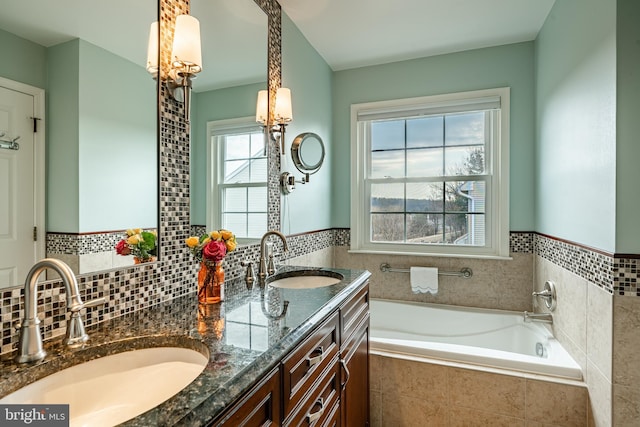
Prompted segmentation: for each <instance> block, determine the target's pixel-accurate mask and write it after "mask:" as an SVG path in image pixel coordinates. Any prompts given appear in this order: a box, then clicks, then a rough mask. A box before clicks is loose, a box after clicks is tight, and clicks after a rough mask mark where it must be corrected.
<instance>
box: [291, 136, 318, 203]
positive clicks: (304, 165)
mask: <svg viewBox="0 0 640 427" xmlns="http://www.w3.org/2000/svg"><path fill="white" fill-rule="evenodd" d="M324 155H325V150H324V143H323V142H322V138H320V136H318V135H317V134H315V133H313V132H305V133H301V134H300V135H298V136H296V137H295V138H294V140H293V143H291V159H292V160H293V164H294V165H296V169H298V170H299V171H300V172H302V173H303V174H304V177H303V178H302V180H300V181H296V179H295V177H294V176H293V175H291V174H290V173H289V172H283V173H282V175H280V190H281V191H282V194H284V195H287V194H289V193H291V192H292V191H293V190H294V189H295V185H296V183H300V184H306V183H307V182H309V176H310V175H313V174H314V173H316V172H318V171H319V170H320V167H321V166H322V163H323V162H324Z"/></svg>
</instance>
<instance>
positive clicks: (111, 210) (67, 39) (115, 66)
mask: <svg viewBox="0 0 640 427" xmlns="http://www.w3.org/2000/svg"><path fill="white" fill-rule="evenodd" d="M157 6H158V4H157V2H156V1H155V0H146V1H136V2H130V1H127V0H110V1H108V2H107V1H105V2H87V1H84V0H60V1H55V2H52V1H49V0H20V1H13V0H0V10H2V12H1V13H0V50H1V51H2V52H3V60H2V61H0V77H2V78H4V79H8V80H10V81H16V82H19V83H21V84H26V85H29V86H33V87H36V88H41V89H44V100H45V102H44V104H43V105H44V118H43V120H42V124H43V126H42V128H41V131H43V132H44V135H45V136H44V140H43V144H42V145H43V146H44V152H45V156H46V161H43V162H42V168H41V169H45V168H46V172H44V171H43V170H40V169H38V168H36V171H34V173H35V174H37V173H40V174H43V173H44V174H46V175H45V176H43V178H42V183H43V185H42V188H41V189H38V188H36V190H34V189H33V187H32V188H31V189H30V190H29V191H32V192H33V191H38V192H40V193H42V194H41V198H42V200H45V199H46V207H45V206H36V210H38V211H39V212H41V213H42V221H41V224H42V225H44V224H45V219H44V215H45V212H46V233H45V229H44V228H45V227H44V226H41V227H40V228H39V230H38V232H37V233H38V234H37V235H38V242H37V243H36V244H37V245H40V249H39V250H34V249H33V248H31V249H30V254H29V257H28V258H29V260H28V261H27V265H28V266H29V267H30V265H32V264H33V261H35V260H34V259H33V258H32V256H33V253H34V252H36V253H37V255H36V257H37V258H41V257H43V256H45V244H44V242H45V241H46V255H47V256H54V257H58V258H61V259H63V260H64V261H65V262H67V263H68V264H69V265H70V266H71V267H72V268H73V270H74V272H76V273H79V274H82V273H89V272H95V271H99V270H104V269H110V268H114V267H120V266H123V265H130V264H133V259H132V257H131V256H117V255H116V254H115V251H114V247H115V244H116V243H117V241H118V240H119V239H120V238H122V237H123V233H122V231H118V230H125V229H129V228H145V229H156V228H157V226H158V223H157V221H158V211H157V206H158V192H157V180H158V171H157V163H158V162H157V94H156V91H157V89H156V82H155V81H154V80H153V79H152V78H151V76H150V75H149V74H148V73H147V72H146V69H145V65H146V59H147V45H148V40H149V28H150V25H151V23H152V22H154V21H157V20H158V10H157ZM36 138H37V137H36ZM23 140H24V139H23ZM45 163H46V165H45ZM44 193H46V197H45V194H44ZM43 205H44V203H43ZM30 210H31V211H28V212H22V211H19V212H18V215H17V216H27V217H31V216H34V215H33V212H32V211H33V210H34V209H30ZM36 216H37V215H36ZM10 222H11V219H9V220H8V221H7V222H6V223H10ZM26 229H27V234H29V233H30V230H31V227H26ZM114 230H115V231H114ZM29 237H30V236H29ZM21 240H22V241H24V240H30V239H20V238H18V239H14V241H15V244H16V245H17V244H18V243H19V242H20V241H21ZM28 253H29V252H28ZM3 267H6V266H3V265H0V270H2V269H3ZM27 268H28V267H27ZM11 276H12V277H13V279H12V282H4V281H3V282H2V283H0V287H3V286H4V287H6V286H14V285H16V284H17V283H20V281H22V280H24V277H25V276H26V271H24V270H20V269H18V270H17V273H15V271H14V272H13V273H12V274H11Z"/></svg>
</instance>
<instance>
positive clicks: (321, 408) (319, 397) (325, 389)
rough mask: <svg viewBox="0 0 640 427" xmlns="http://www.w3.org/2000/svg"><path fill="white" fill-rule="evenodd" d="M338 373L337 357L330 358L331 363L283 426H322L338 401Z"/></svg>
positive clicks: (327, 422)
mask: <svg viewBox="0 0 640 427" xmlns="http://www.w3.org/2000/svg"><path fill="white" fill-rule="evenodd" d="M339 397H340V374H339V364H338V358H337V357H336V358H334V359H332V360H331V364H330V365H329V367H328V368H327V370H325V371H324V372H323V373H322V376H321V377H320V379H319V380H318V382H317V383H316V384H314V386H313V390H312V392H311V393H309V394H308V395H307V396H306V397H305V398H304V400H303V401H302V403H301V404H300V405H298V406H297V407H296V409H295V410H294V411H293V414H292V415H291V417H290V418H289V419H288V420H286V421H285V426H292V427H300V426H324V425H333V424H332V423H330V420H331V418H332V417H334V416H335V414H334V409H336V407H337V406H339V405H338V403H339V400H338V399H339Z"/></svg>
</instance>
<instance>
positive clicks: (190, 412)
mask: <svg viewBox="0 0 640 427" xmlns="http://www.w3.org/2000/svg"><path fill="white" fill-rule="evenodd" d="M290 269H292V268H290V267H284V268H283V270H290ZM336 271H338V272H339V273H341V274H343V275H344V280H342V281H341V282H340V283H339V284H336V285H333V286H330V287H325V288H318V289H308V290H304V291H299V290H287V289H282V290H275V289H272V291H276V292H277V293H278V295H276V296H278V297H279V300H280V301H284V300H287V301H289V307H288V310H289V314H288V315H287V316H286V317H284V318H283V319H281V320H272V319H269V318H267V317H265V316H261V315H260V310H254V311H253V314H252V316H253V321H254V322H255V323H254V324H252V325H253V327H257V328H263V329H266V331H264V332H265V333H264V335H266V336H267V342H266V343H265V342H258V343H255V342H253V344H254V345H255V346H256V348H250V347H251V345H249V343H252V341H251V339H250V332H249V330H248V329H249V326H248V325H245V326H246V327H245V328H234V327H232V322H233V320H232V317H233V314H234V312H236V310H238V311H243V310H244V311H246V312H247V313H248V310H249V306H248V304H253V305H254V306H255V305H258V307H259V304H261V303H262V302H261V295H260V289H259V287H257V286H256V287H255V288H254V289H253V290H251V291H247V290H246V288H245V286H244V282H242V281H241V280H238V282H240V283H234V284H232V285H231V287H230V288H231V289H234V292H232V293H231V294H230V295H228V296H227V299H226V300H225V301H224V302H223V303H220V304H215V305H210V306H198V304H197V299H196V298H195V295H188V296H185V297H181V298H177V299H174V300H173V301H170V302H167V303H163V304H160V305H157V306H155V307H153V308H147V309H144V310H138V311H136V312H132V313H130V314H128V315H125V316H121V317H119V318H117V319H112V320H110V321H108V322H102V323H100V324H97V325H94V326H92V327H90V328H88V330H87V332H88V334H89V335H90V337H91V340H90V342H89V344H88V345H87V346H86V348H84V349H81V350H76V351H73V353H72V354H73V356H72V357H70V354H71V353H70V351H69V350H66V349H61V344H60V342H59V340H55V341H48V342H47V343H46V347H45V348H46V350H47V351H48V352H49V354H48V355H47V356H46V358H45V359H44V361H43V362H42V363H39V364H36V365H34V366H29V365H16V364H15V363H13V362H12V360H11V359H10V358H9V357H8V356H6V355H5V357H4V358H3V360H2V362H1V363H2V364H1V368H0V396H4V395H6V394H8V393H10V392H11V391H14V390H16V389H18V388H19V387H21V386H23V385H25V384H26V383H28V382H31V381H33V380H35V379H37V378H40V377H43V376H45V375H47V374H50V373H53V372H55V371H58V370H60V369H63V368H64V367H68V366H70V365H72V364H74V363H77V361H78V360H82V361H85V360H91V359H93V358H96V357H100V356H104V355H107V354H112V353H117V352H120V351H124V350H126V349H131V348H143V347H146V346H151V347H160V346H173V345H177V346H185V347H189V348H194V349H196V350H198V349H201V348H202V345H203V344H204V345H205V346H206V348H207V349H208V350H209V354H210V361H209V363H208V365H207V367H206V368H205V370H204V372H203V373H202V374H201V375H200V376H199V377H198V378H197V379H196V380H195V381H194V382H193V383H191V384H190V385H189V386H187V388H185V389H184V390H183V391H182V392H180V393H178V394H177V395H176V396H174V397H172V398H171V399H169V400H168V401H166V402H164V403H162V404H161V405H159V406H157V407H156V408H155V409H152V410H151V411H149V412H146V413H145V414H143V415H141V416H139V417H137V418H134V419H133V420H131V421H129V422H126V423H125V424H124V425H128V426H145V427H146V426H151V425H165V426H168V425H174V424H180V425H189V426H199V425H206V423H207V421H210V420H211V419H212V418H213V417H215V416H216V415H219V414H221V413H222V411H223V410H224V409H225V408H226V407H228V405H229V404H230V403H231V402H233V401H234V400H235V399H236V398H238V397H240V395H241V394H242V393H243V392H245V391H247V390H248V389H249V388H250V387H251V386H252V385H253V384H254V383H255V382H256V380H257V379H258V378H260V377H261V376H263V375H264V374H266V373H268V372H269V371H270V370H271V369H272V368H273V367H274V366H275V365H276V364H277V363H278V362H279V361H280V360H281V358H282V356H283V355H284V354H286V353H287V352H288V351H290V350H291V349H292V348H294V347H295V346H296V344H297V343H298V342H300V341H301V339H302V338H303V337H304V336H305V335H306V334H307V333H308V332H310V331H311V330H312V329H313V328H314V327H315V326H316V325H318V324H319V323H320V321H321V320H322V319H323V318H324V317H326V316H327V315H328V314H330V313H331V312H332V311H333V310H335V309H336V308H337V307H338V306H339V305H340V304H342V303H343V302H344V301H345V300H346V299H347V298H348V297H349V296H351V295H352V294H353V293H354V292H356V291H357V290H359V289H360V288H361V286H362V285H363V284H364V283H365V282H366V280H367V278H368V276H369V274H368V273H367V272H364V271H356V270H336ZM270 296H271V297H273V295H270ZM266 305H267V303H265V306H266ZM278 310H280V307H278ZM273 314H274V315H276V314H279V313H275V312H274V313H273ZM245 321H246V320H245ZM265 325H266V328H265ZM256 341H257V340H256ZM241 343H246V344H247V345H246V346H243V345H242V344H241Z"/></svg>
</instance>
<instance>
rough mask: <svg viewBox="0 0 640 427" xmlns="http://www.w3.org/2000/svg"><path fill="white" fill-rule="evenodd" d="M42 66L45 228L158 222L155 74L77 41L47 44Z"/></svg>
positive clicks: (88, 229)
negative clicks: (45, 76)
mask: <svg viewBox="0 0 640 427" xmlns="http://www.w3.org/2000/svg"><path fill="white" fill-rule="evenodd" d="M47 69H48V73H47V74H48V81H47V87H48V91H47V230H48V231H57V232H68V233H74V232H91V231H107V230H118V229H125V228H132V227H156V226H157V158H156V152H157V139H156V108H155V105H156V91H155V82H154V81H153V79H151V78H150V77H149V75H148V74H147V73H146V71H145V70H144V68H143V67H142V66H138V65H135V64H133V63H131V62H129V61H127V60H124V59H122V58H120V57H118V56H116V55H113V54H111V53H110V52H107V51H106V50H103V49H101V48H98V47H96V46H94V45H92V44H90V43H87V42H85V41H82V40H78V39H76V40H72V41H69V42H66V43H63V44H60V45H57V46H54V47H51V48H49V49H47ZM105 82H107V84H105Z"/></svg>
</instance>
